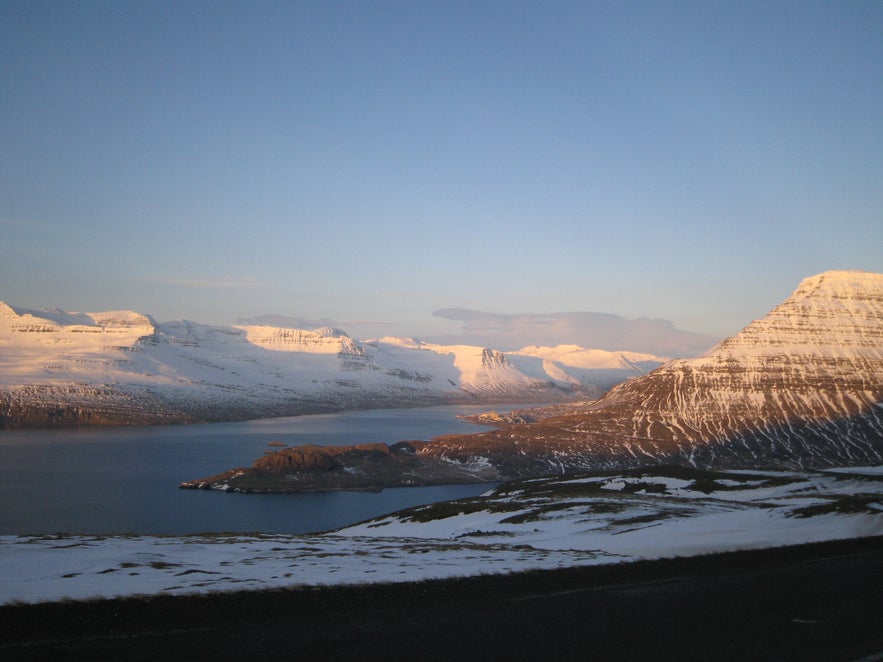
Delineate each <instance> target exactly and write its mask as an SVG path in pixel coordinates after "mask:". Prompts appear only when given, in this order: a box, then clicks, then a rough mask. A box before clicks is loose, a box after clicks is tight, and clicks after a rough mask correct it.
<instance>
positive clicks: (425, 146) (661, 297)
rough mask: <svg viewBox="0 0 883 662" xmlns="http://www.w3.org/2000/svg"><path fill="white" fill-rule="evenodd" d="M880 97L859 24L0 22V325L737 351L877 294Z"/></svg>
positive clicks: (742, 7) (174, 11)
mask: <svg viewBox="0 0 883 662" xmlns="http://www.w3.org/2000/svg"><path fill="white" fill-rule="evenodd" d="M881 81H883V4H881V3H879V2H870V1H868V2H823V3H815V2H808V1H801V2H784V3H781V2H665V3H661V2H646V3H645V2H610V3H607V2H548V3H538V2H523V3H522V2H480V1H475V0H472V1H469V2H455V1H444V2H442V1H439V2H429V1H427V2H405V1H401V2H393V1H389V2H383V1H381V2H315V3H314V2H298V3H284V2H281V3H262V2H258V3H251V2H249V3H245V2H240V3H225V2H206V3H202V2H181V3H178V2H156V3H146V2H115V3H113V2H111V3H109V2H101V3H92V2H87V1H83V2H45V3H44V2H35V1H28V2H15V1H10V0H5V1H4V2H3V3H2V4H0V146H2V147H0V300H4V301H7V302H9V303H11V304H13V305H18V306H22V307H51V306H58V307H61V308H65V309H67V310H88V311H94V310H108V309H116V308H127V309H135V310H139V311H141V312H146V313H150V314H152V315H153V316H154V317H156V318H158V319H160V320H167V319H175V318H180V317H186V318H189V319H193V320H197V321H201V322H210V323H230V322H233V321H234V320H236V319H237V318H240V317H253V316H257V315H261V314H265V313H276V314H281V315H290V316H297V317H300V318H306V319H308V320H312V319H315V320H320V319H326V320H327V319H330V320H334V321H336V322H338V323H340V324H341V325H342V326H343V327H344V328H345V329H346V330H348V331H349V332H350V333H351V334H353V335H357V336H361V337H365V336H367V335H380V334H386V333H389V334H393V335H416V336H421V337H432V336H433V335H446V337H453V335H456V332H457V330H458V329H459V328H460V326H459V325H461V324H462V322H458V321H456V320H452V319H449V318H444V317H440V316H434V315H433V312H434V311H436V310H438V309H443V308H458V309H468V310H472V311H484V312H487V313H494V314H498V315H515V314H519V313H556V312H562V313H564V312H566V313H574V312H580V311H582V312H596V313H607V314H612V315H614V316H621V317H625V318H627V319H630V320H634V319H637V318H659V319H663V320H671V321H672V323H673V325H674V326H675V327H677V328H678V329H684V330H688V331H695V332H699V333H704V334H710V335H712V336H725V335H730V334H732V333H735V332H736V331H738V330H739V329H740V328H741V327H742V326H744V325H745V324H747V323H748V322H749V321H751V319H754V318H756V317H760V316H762V315H764V314H765V313H766V312H767V311H768V310H769V309H770V308H771V307H772V306H774V305H775V304H776V303H778V302H779V301H781V300H782V299H783V298H785V297H786V296H787V295H789V294H790V293H791V291H792V290H793V289H794V288H795V287H796V286H797V284H798V283H799V281H800V280H801V279H802V278H804V277H806V276H810V275H813V274H815V273H818V272H821V271H825V270H827V269H864V270H870V271H878V272H880V271H883V250H881V246H883V121H881V118H883V83H881ZM452 334H453V335H452ZM565 340H567V339H565V338H562V341H565ZM570 341H572V342H584V343H587V344H590V341H591V339H589V338H574V339H571V340H570Z"/></svg>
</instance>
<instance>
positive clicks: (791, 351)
mask: <svg viewBox="0 0 883 662" xmlns="http://www.w3.org/2000/svg"><path fill="white" fill-rule="evenodd" d="M343 457H345V456H343ZM415 458H416V459H419V460H420V461H422V462H423V463H424V468H425V470H426V471H427V473H428V474H429V475H433V474H434V472H436V467H437V466H439V465H440V464H444V465H446V466H447V467H449V468H450V471H453V472H455V473H456V472H459V475H460V478H462V479H471V480H475V479H479V478H480V479H485V480H500V479H504V478H506V479H508V478H517V477H527V476H543V475H552V474H556V473H566V472H570V471H577V470H597V469H619V468H631V467H638V466H644V465H658V464H679V465H687V466H693V467H700V468H758V467H780V468H820V467H828V466H844V465H846V466H850V465H851V466H860V465H865V464H878V463H880V462H883V275H880V274H870V273H863V272H827V273H824V274H820V275H818V276H814V277H812V278H807V279H806V280H804V281H803V282H802V283H801V284H800V286H799V287H798V288H797V290H796V291H795V292H794V294H793V295H792V296H791V297H789V298H788V299H787V300H786V301H785V302H783V303H782V304H781V305H779V306H777V307H776V308H775V309H774V310H773V311H771V312H770V313H769V315H767V316H766V317H764V318H763V319H761V320H757V321H755V322H752V323H751V324H750V325H748V326H747V327H746V328H745V329H744V330H743V331H742V332H740V333H739V334H737V335H735V336H733V337H732V338H728V339H727V340H725V341H723V342H722V343H720V344H719V345H718V346H717V347H715V348H714V349H713V350H712V351H710V352H709V353H708V354H707V355H706V356H704V357H702V358H699V359H690V360H678V361H671V362H669V363H667V364H665V365H663V366H661V367H660V368H658V369H657V370H655V371H653V372H651V373H649V374H647V375H645V376H643V377H639V378H636V379H633V380H631V381H628V382H626V383H624V384H621V385H619V386H617V387H616V388H614V389H612V390H611V391H610V392H609V393H607V394H606V395H605V396H604V397H602V398H601V399H600V400H597V401H595V402H589V403H585V404H583V405H581V406H577V407H571V408H569V409H568V410H567V411H563V412H561V411H557V412H554V413H553V414H552V415H551V416H547V417H545V418H542V419H541V420H539V421H536V422H533V423H524V424H514V425H501V427H499V429H497V430H493V431H489V432H484V433H480V434H476V435H461V436H447V437H442V438H437V439H435V440H433V441H432V442H431V443H428V444H426V445H424V446H422V447H420V448H419V449H418V450H417V452H416V454H415ZM280 475H283V474H280ZM284 475H285V476H286V480H287V479H288V476H289V474H284Z"/></svg>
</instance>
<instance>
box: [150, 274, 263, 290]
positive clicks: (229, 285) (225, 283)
mask: <svg viewBox="0 0 883 662" xmlns="http://www.w3.org/2000/svg"><path fill="white" fill-rule="evenodd" d="M148 281H149V282H151V283H153V284H155V285H165V286H167V287H180V288H188V289H196V290H244V289H253V288H260V287H264V285H263V283H261V282H260V281H259V280H258V279H257V278H255V277H254V276H220V277H216V278H193V277H188V276H162V277H150V278H148Z"/></svg>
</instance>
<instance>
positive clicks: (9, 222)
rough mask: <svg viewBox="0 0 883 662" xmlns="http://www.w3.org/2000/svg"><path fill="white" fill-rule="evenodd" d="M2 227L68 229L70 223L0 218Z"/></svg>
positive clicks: (54, 230)
mask: <svg viewBox="0 0 883 662" xmlns="http://www.w3.org/2000/svg"><path fill="white" fill-rule="evenodd" d="M0 227H7V228H22V229H24V230H52V231H53V232H56V231H58V230H66V229H68V228H69V226H68V225H65V224H63V223H49V222H47V221H35V220H32V219H24V218H0Z"/></svg>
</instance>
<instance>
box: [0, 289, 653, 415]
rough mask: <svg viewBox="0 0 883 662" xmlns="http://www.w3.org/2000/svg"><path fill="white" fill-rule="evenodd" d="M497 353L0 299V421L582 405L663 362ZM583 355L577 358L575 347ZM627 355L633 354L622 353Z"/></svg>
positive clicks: (586, 354)
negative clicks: (35, 306) (20, 305)
mask: <svg viewBox="0 0 883 662" xmlns="http://www.w3.org/2000/svg"><path fill="white" fill-rule="evenodd" d="M533 350H534V351H533V353H531V352H530V351H527V350H523V351H522V352H519V353H516V354H512V355H505V354H503V353H501V352H498V351H495V350H492V349H489V348H482V347H469V346H439V345H430V344H425V343H421V342H418V341H415V340H411V339H398V338H382V339H379V340H371V341H358V340H354V339H352V338H350V337H349V336H348V335H347V334H346V333H345V332H343V331H341V330H340V329H336V328H331V327H323V328H320V329H315V330H304V329H291V328H281V327H274V326H253V325H249V326H232V327H218V326H207V325H203V324H197V323H194V322H189V321H178V322H168V323H157V322H156V321H154V320H153V319H152V318H151V317H149V316H147V315H141V314H139V313H135V312H131V311H115V312H105V313H67V312H64V311H61V310H23V309H17V308H13V307H11V306H9V305H6V304H4V303H0V426H2V425H7V426H10V425H64V424H77V425H82V424H101V423H163V422H182V421H201V420H214V421H217V420H236V419H246V418H257V417H269V416H284V415H295V414H303V413H311V412H319V411H331V410H340V409H350V408H369V407H394V406H408V405H429V404H446V403H454V402H472V403H492V402H537V401H560V400H568V399H574V398H593V397H597V396H598V395H600V394H601V393H602V392H603V391H605V390H607V389H608V388H610V386H611V385H612V384H613V383H618V382H620V381H623V380H625V379H628V378H630V377H633V376H636V375H639V374H643V373H644V372H646V371H648V370H649V369H652V368H653V367H656V366H657V365H659V364H660V363H662V362H663V360H664V359H661V358H659V357H650V356H646V355H640V357H641V359H640V360H635V359H634V358H633V355H631V354H628V353H615V352H604V351H600V350H597V351H594V352H593V351H589V350H582V349H581V348H570V349H568V350H561V351H560V352H559V354H561V355H562V356H567V357H569V358H565V359H556V358H554V355H555V352H556V350H555V349H551V348H547V349H545V350H542V351H545V352H546V354H548V358H547V357H544V356H541V355H540V353H541V350H539V349H537V348H533ZM580 351H582V352H583V355H580V354H579V352H580ZM634 356H637V355H634Z"/></svg>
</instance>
